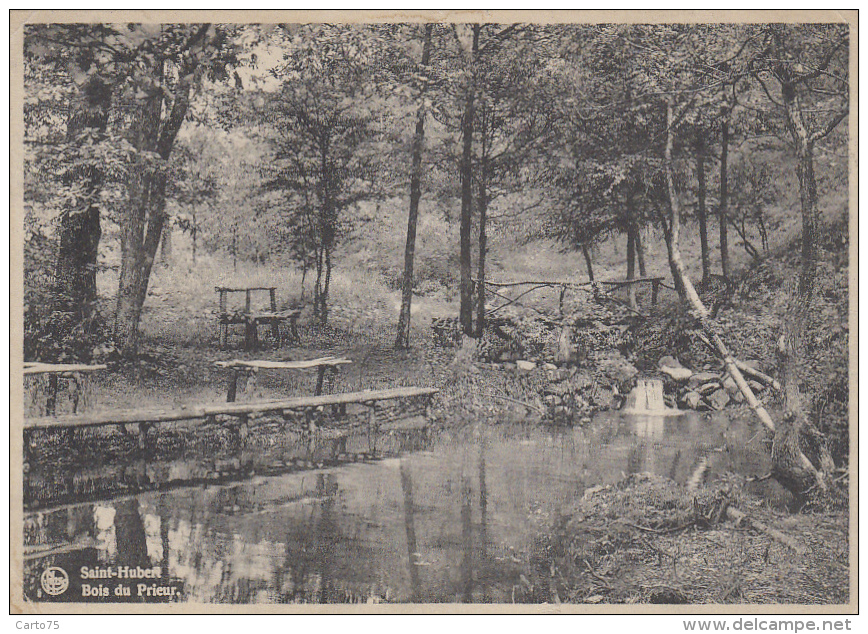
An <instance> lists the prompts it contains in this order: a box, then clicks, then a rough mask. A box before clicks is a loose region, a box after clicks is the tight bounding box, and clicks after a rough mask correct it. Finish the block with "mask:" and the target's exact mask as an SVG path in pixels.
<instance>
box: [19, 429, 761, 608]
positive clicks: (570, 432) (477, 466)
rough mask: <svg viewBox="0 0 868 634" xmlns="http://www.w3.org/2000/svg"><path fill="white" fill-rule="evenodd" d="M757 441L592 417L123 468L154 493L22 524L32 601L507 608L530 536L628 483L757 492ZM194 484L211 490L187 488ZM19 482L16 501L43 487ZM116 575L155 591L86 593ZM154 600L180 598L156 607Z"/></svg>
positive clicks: (731, 432)
mask: <svg viewBox="0 0 868 634" xmlns="http://www.w3.org/2000/svg"><path fill="white" fill-rule="evenodd" d="M766 438H767V435H766V434H765V432H764V431H763V429H762V428H761V426H759V424H758V423H755V422H753V421H752V420H750V419H749V418H748V417H747V416H746V415H744V414H736V415H733V414H731V413H728V414H723V413H720V414H712V415H701V414H695V413H686V414H685V415H683V416H677V417H667V418H652V417H643V416H634V415H625V414H620V413H600V414H598V415H597V416H596V417H595V418H594V420H593V421H592V423H590V424H589V425H587V426H585V427H576V428H547V427H540V426H529V425H494V426H481V425H468V426H463V427H460V428H444V429H436V430H432V429H427V430H423V429H393V430H390V431H381V433H380V434H379V435H378V436H377V437H376V438H372V437H371V435H369V434H366V433H361V432H360V433H355V434H350V435H349V436H344V437H343V438H339V439H335V438H327V439H326V438H322V439H316V438H307V439H306V440H305V441H304V442H301V441H300V442H298V443H296V445H297V446H296V447H295V448H294V449H292V450H291V451H290V450H289V449H287V448H286V447H285V446H284V447H282V448H280V449H274V448H271V449H270V448H268V447H265V446H263V447H260V448H259V449H255V450H253V451H251V452H250V453H249V454H248V455H247V456H246V457H244V456H242V457H241V458H237V459H234V461H233V460H229V459H227V460H224V461H223V466H222V467H219V468H218V467H216V466H215V463H214V462H213V461H212V462H210V463H209V464H208V465H207V466H204V467H203V466H202V464H201V461H198V462H197V461H196V460H194V459H189V458H178V459H175V460H173V461H168V462H167V463H166V464H163V465H162V466H160V465H157V466H154V465H149V466H148V469H146V468H145V467H144V466H142V465H139V466H138V467H135V466H134V467H130V466H128V467H127V468H128V469H129V468H133V470H134V471H136V472H137V473H138V477H139V478H145V477H146V479H148V482H149V483H150V485H149V488H150V490H142V491H140V492H137V493H132V494H126V495H120V494H118V493H119V492H118V491H114V492H112V489H111V488H110V487H108V486H103V487H102V488H100V486H98V485H95V486H93V487H91V488H89V489H88V488H87V487H84V486H83V485H77V486H78V488H76V489H75V491H76V493H75V494H74V495H72V497H70V498H69V499H68V500H63V499H62V496H57V495H55V496H54V497H53V498H51V500H54V502H52V503H49V498H45V499H44V503H43V504H39V505H37V506H42V508H40V509H39V510H33V511H30V512H28V513H27V514H26V515H25V528H24V536H25V592H26V593H27V596H28V597H29V598H31V599H34V600H65V601H82V600H84V601H88V600H99V601H115V600H116V601H142V600H181V601H190V602H205V603H241V604H248V603H257V604H262V603H293V602H314V603H323V602H339V603H343V602H369V603H370V602H387V601H388V602H412V601H421V602H498V603H502V602H506V603H509V602H511V601H512V600H513V599H514V598H515V592H516V589H517V588H518V589H520V588H521V587H522V584H526V583H527V580H526V578H525V577H524V576H523V571H525V570H526V568H527V565H528V563H527V562H528V553H529V552H531V551H532V550H533V548H534V545H535V543H536V540H537V539H538V536H539V535H540V534H543V533H545V531H546V530H547V528H548V527H549V526H551V523H552V522H553V521H555V519H556V518H557V516H558V513H560V512H561V511H562V510H565V509H566V508H568V506H569V505H570V503H571V502H572V501H574V500H575V499H576V498H577V497H578V496H581V494H582V492H583V491H584V490H585V489H587V488H589V487H593V486H599V485H606V484H610V483H614V482H617V481H619V480H621V479H622V478H623V477H624V476H625V474H631V473H638V472H652V473H656V474H660V475H663V476H666V477H669V478H672V479H674V480H676V481H678V482H680V483H683V484H690V485H691V486H698V485H700V484H701V483H702V481H703V480H704V479H707V478H714V477H716V476H719V475H722V474H725V473H727V472H734V473H740V474H743V475H762V474H764V473H766V472H768V470H769V459H768V447H767V446H766ZM290 454H291V455H290ZM233 468H234V469H237V470H238V473H236V474H235V475H234V476H233V474H232V473H230V472H231V471H232V469H233ZM197 469H198V470H202V471H203V472H204V471H208V470H209V469H210V470H211V472H214V471H215V469H216V471H217V472H219V476H220V478H219V479H214V480H210V481H209V480H205V479H202V478H198V479H197V478H195V477H192V476H193V475H195V473H196V472H197ZM101 470H103V471H106V474H104V476H103V480H104V481H115V482H117V481H118V478H120V477H121V476H120V475H119V474H118V473H117V472H115V471H112V467H110V466H106V467H98V466H93V465H91V466H90V473H91V474H96V475H98V474H99V473H100V471H101ZM45 471H46V472H47V470H45ZM145 471H147V473H145ZM125 473H126V472H125ZM158 474H162V476H161V477H163V478H164V481H163V482H157V481H156V480H155V478H157V475H158ZM96 475H94V478H95V479H98V478H96ZM29 476H30V477H29V480H30V481H31V485H30V486H31V488H30V489H26V493H25V498H26V499H27V497H28V495H29V497H30V498H33V496H34V495H35V494H36V493H35V492H37V491H39V490H42V489H39V487H37V486H36V485H34V484H32V483H33V482H34V481H40V478H42V481H43V482H44V481H45V479H46V478H47V475H46V473H40V472H39V470H38V469H33V470H32V471H31V473H30V474H29ZM77 477H78V478H79V480H81V478H82V477H84V476H82V475H81V474H79V475H78V476H77ZM178 483H180V485H179V484H178ZM757 486H763V485H761V484H758V485H757ZM49 488H50V487H49ZM65 490H67V491H70V490H71V489H70V488H67V489H65ZM127 490H133V489H127ZM27 491H29V492H30V493H29V494H28V493H27ZM86 491H89V492H90V493H89V494H87V495H85V494H84V493H82V492H86ZM101 491H106V492H109V493H110V494H106V495H102V496H101V494H100V492H101ZM81 500H86V501H81ZM29 502H30V504H31V505H34V504H35V503H34V500H33V499H30V500H29ZM122 566H130V567H131V568H130V570H152V571H156V572H155V573H154V574H155V575H156V574H158V575H159V576H154V577H151V578H146V579H144V580H142V579H133V580H129V579H127V580H125V581H124V580H121V579H118V578H100V577H96V578H88V579H82V577H83V576H85V577H89V576H92V574H93V573H94V571H106V570H108V569H109V567H113V569H114V571H115V573H116V572H117V570H118V569H119V567H122ZM49 567H58V568H62V569H63V570H64V571H66V572H67V573H68V576H69V578H70V579H69V581H70V584H69V588H68V590H66V591H65V592H63V593H62V594H59V595H57V596H55V597H52V596H48V595H46V594H45V593H44V592H43V588H44V584H42V583H41V579H42V574H43V572H44V571H45V570H46V569H48V568H49ZM83 567H84V569H83ZM118 586H128V588H127V589H128V590H129V589H130V588H131V589H132V591H131V593H130V594H129V596H126V595H124V594H123V592H125V591H124V590H118V589H117V588H118ZM142 586H145V587H144V589H143V588H142ZM151 586H154V587H162V586H165V587H167V588H168V587H169V586H171V587H172V588H175V589H174V590H166V594H164V595H157V594H154V595H152V596H151V598H148V596H147V593H148V592H149V591H148V588H149V587H151ZM142 592H144V594H143V595H142V596H141V597H140V596H138V595H139V594H141V593H142ZM154 592H155V593H156V592H157V591H156V590H154ZM99 593H108V594H109V596H104V595H102V596H100V595H99ZM90 595H97V596H96V597H94V596H90Z"/></svg>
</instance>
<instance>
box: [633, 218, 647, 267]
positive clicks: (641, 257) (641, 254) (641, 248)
mask: <svg viewBox="0 0 868 634" xmlns="http://www.w3.org/2000/svg"><path fill="white" fill-rule="evenodd" d="M633 240H634V241H635V242H636V260H637V261H638V262H639V277H645V276H646V275H648V270H647V269H646V268H645V245H644V244H643V243H642V229H641V227H639V226H638V225H637V226H636V230H635V231H634V232H633Z"/></svg>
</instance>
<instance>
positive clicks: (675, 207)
mask: <svg viewBox="0 0 868 634" xmlns="http://www.w3.org/2000/svg"><path fill="white" fill-rule="evenodd" d="M674 120H675V116H674V113H673V105H672V101H671V100H670V101H668V102H667V104H666V145H665V155H664V161H663V163H664V170H665V175H666V190H667V193H668V197H669V210H670V213H669V232H668V233H669V240H668V247H669V258H670V264H671V266H672V270H673V272H674V273H675V274H676V275H677V277H678V279H679V280H680V282H681V284H680V285H681V287H682V289H683V293H684V295H683V296H684V298H685V299H686V300H687V302H688V303H689V304H690V306H691V307H692V308H693V310H694V312H695V313H696V316H697V317H698V318H699V322H700V324H701V326H702V329H703V331H704V332H705V334H706V336H707V337H708V338H709V340H710V341H711V342H712V344H713V345H714V347H715V348H716V349H717V351H718V354H719V355H720V356H721V358H722V359H723V361H724V363H725V364H726V369H727V370H728V371H729V373H730V375H731V376H732V378H733V379H734V380H735V383H736V385H737V386H738V388H739V390H740V391H741V393H742V394H743V395H744V398H745V400H746V401H747V403H748V405H749V406H750V408H751V409H752V410H753V411H754V412H755V413H756V415H757V417H758V418H759V419H760V421H761V422H762V423H763V425H765V426H766V428H767V429H768V430H769V431H772V432H774V431H775V423H774V421H773V420H772V418H771V416H770V415H769V413H768V411H767V410H766V409H765V407H764V406H763V405H762V403H761V402H760V401H759V400H758V399H757V397H756V395H755V394H754V393H753V390H751V388H750V386H749V385H748V384H747V381H745V379H744V375H743V374H742V373H741V370H740V369H739V367H738V362H737V361H736V360H735V358H734V357H733V356H732V354H731V353H730V352H729V349H728V348H727V347H726V345H725V344H724V342H723V339H721V337H720V335H719V334H718V327H717V324H716V323H715V321H714V319H713V318H712V317H711V315H710V314H709V312H708V309H707V308H706V307H705V306H704V305H703V303H702V301H701V300H700V299H699V295H698V294H697V293H696V289H695V288H694V286H693V283H692V282H691V281H690V278H689V277H688V275H687V270H686V268H685V266H684V262H683V261H682V259H681V252H680V250H679V247H678V240H679V233H680V226H681V204H680V202H679V200H678V194H677V192H676V190H675V180H674V178H673V176H672V170H673V167H672V146H673V143H674V136H675V131H674V130H673V122H674ZM775 439H776V440H778V435H777V434H775ZM789 446H790V448H792V445H791V444H790V445H789ZM793 460H794V462H795V464H796V466H797V467H798V469H800V470H801V471H802V472H804V473H807V474H809V475H810V477H811V478H812V479H813V480H814V481H815V482H816V483H817V485H818V486H819V487H820V488H821V489H823V490H825V488H826V482H825V476H824V474H823V473H822V472H820V471H818V470H817V468H816V467H815V466H814V465H813V464H812V463H811V461H810V460H809V459H808V457H807V456H805V454H803V453H802V452H801V451H800V450H798V448H796V449H795V452H793Z"/></svg>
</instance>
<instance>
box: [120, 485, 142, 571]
mask: <svg viewBox="0 0 868 634" xmlns="http://www.w3.org/2000/svg"><path fill="white" fill-rule="evenodd" d="M115 541H116V543H117V549H118V550H117V563H118V565H121V566H142V567H147V566H148V565H150V560H149V559H148V542H147V536H146V535H145V524H144V522H143V521H142V516H141V514H140V513H139V501H138V500H137V499H136V498H130V499H127V500H120V501H118V502H117V503H116V504H115Z"/></svg>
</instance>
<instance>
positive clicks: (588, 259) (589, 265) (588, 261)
mask: <svg viewBox="0 0 868 634" xmlns="http://www.w3.org/2000/svg"><path fill="white" fill-rule="evenodd" d="M582 255H583V256H584V258H585V267H586V268H587V269H588V281H589V282H593V281H594V265H593V263H592V262H591V252H590V251H589V250H588V245H587V244H583V245H582Z"/></svg>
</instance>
